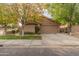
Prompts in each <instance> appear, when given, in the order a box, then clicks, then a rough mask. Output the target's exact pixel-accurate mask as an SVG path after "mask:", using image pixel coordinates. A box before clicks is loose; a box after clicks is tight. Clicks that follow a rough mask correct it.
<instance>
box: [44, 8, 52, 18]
mask: <svg viewBox="0 0 79 59" xmlns="http://www.w3.org/2000/svg"><path fill="white" fill-rule="evenodd" d="M43 12H44V13H43V15H44V16H46V17H48V18H52V16H51V15H50V14H49V12H48V11H47V10H46V9H45V10H44V11H43Z"/></svg>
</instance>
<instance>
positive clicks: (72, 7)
mask: <svg viewBox="0 0 79 59" xmlns="http://www.w3.org/2000/svg"><path fill="white" fill-rule="evenodd" d="M48 11H49V12H50V13H51V15H52V17H53V18H54V20H55V21H57V22H59V23H61V24H67V23H72V24H79V17H78V16H79V4H76V3H55V4H54V3H53V4H48Z"/></svg>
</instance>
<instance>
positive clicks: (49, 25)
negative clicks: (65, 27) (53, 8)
mask: <svg viewBox="0 0 79 59" xmlns="http://www.w3.org/2000/svg"><path fill="white" fill-rule="evenodd" d="M40 20H41V22H39V23H34V22H29V23H27V24H26V25H25V26H24V32H25V33H28V32H29V33H37V32H38V33H42V34H43V33H46V34H49V33H57V32H58V31H59V25H60V24H58V23H57V22H55V21H54V20H52V19H51V18H48V17H45V16H42V18H41V19H40Z"/></svg>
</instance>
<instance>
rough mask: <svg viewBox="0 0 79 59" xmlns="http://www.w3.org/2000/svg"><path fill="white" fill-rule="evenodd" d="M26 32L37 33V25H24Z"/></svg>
mask: <svg viewBox="0 0 79 59" xmlns="http://www.w3.org/2000/svg"><path fill="white" fill-rule="evenodd" d="M24 32H30V33H35V25H26V26H25V27H24Z"/></svg>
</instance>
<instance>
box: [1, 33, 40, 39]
mask: <svg viewBox="0 0 79 59" xmlns="http://www.w3.org/2000/svg"><path fill="white" fill-rule="evenodd" d="M20 39H28V40H34V39H37V40H40V39H41V36H40V35H30V34H29V35H24V36H21V35H1V36H0V40H20Z"/></svg>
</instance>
